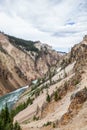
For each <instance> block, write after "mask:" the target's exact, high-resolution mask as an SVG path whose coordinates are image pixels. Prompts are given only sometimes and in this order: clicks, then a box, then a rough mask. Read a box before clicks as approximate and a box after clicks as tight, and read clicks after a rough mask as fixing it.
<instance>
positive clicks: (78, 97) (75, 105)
mask: <svg viewBox="0 0 87 130" xmlns="http://www.w3.org/2000/svg"><path fill="white" fill-rule="evenodd" d="M85 101H87V88H84V89H83V90H81V91H79V92H77V93H76V94H75V95H74V97H73V98H72V101H71V104H70V106H69V108H68V112H67V113H65V114H64V115H63V116H62V118H61V120H60V123H59V125H60V124H61V125H66V124H67V123H69V121H70V120H71V119H72V118H73V117H74V116H75V115H76V114H77V113H78V112H79V110H80V109H81V107H82V105H83V103H84V102H85Z"/></svg>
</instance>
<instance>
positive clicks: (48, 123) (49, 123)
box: [43, 121, 52, 126]
mask: <svg viewBox="0 0 87 130" xmlns="http://www.w3.org/2000/svg"><path fill="white" fill-rule="evenodd" d="M51 124H52V122H50V121H48V122H47V123H46V124H44V125H43V126H48V125H51Z"/></svg>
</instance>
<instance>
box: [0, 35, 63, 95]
mask: <svg viewBox="0 0 87 130" xmlns="http://www.w3.org/2000/svg"><path fill="white" fill-rule="evenodd" d="M60 57H61V55H59V54H58V53H57V52H56V51H54V50H52V48H51V47H50V46H48V45H47V44H45V45H44V44H42V43H41V42H38V41H37V42H32V41H25V40H22V39H18V38H15V37H12V36H9V35H5V34H2V33H0V76H1V78H0V84H1V85H0V95H3V94H5V93H7V92H9V91H12V90H14V89H16V88H19V87H21V86H24V85H27V84H30V82H31V81H32V80H34V79H36V78H38V77H43V76H44V74H45V73H46V72H47V71H48V68H49V67H51V66H53V65H56V63H57V62H58V61H59V60H60ZM5 77H6V79H5ZM2 81H3V82H2ZM7 82H8V83H7ZM8 86H9V87H8Z"/></svg>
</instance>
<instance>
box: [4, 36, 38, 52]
mask: <svg viewBox="0 0 87 130" xmlns="http://www.w3.org/2000/svg"><path fill="white" fill-rule="evenodd" d="M6 36H7V37H8V38H9V41H10V42H11V43H12V44H13V45H15V46H16V47H18V48H19V49H22V50H26V51H35V52H37V53H38V52H39V50H38V49H37V48H36V47H35V46H34V43H35V42H33V41H27V40H23V39H20V38H16V37H13V36H9V35H6Z"/></svg>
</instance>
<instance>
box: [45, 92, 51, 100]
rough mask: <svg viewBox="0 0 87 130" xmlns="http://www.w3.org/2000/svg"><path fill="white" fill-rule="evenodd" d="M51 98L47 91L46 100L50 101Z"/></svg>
mask: <svg viewBox="0 0 87 130" xmlns="http://www.w3.org/2000/svg"><path fill="white" fill-rule="evenodd" d="M50 100H51V98H50V95H49V94H48V93H47V97H46V101H47V102H50Z"/></svg>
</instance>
